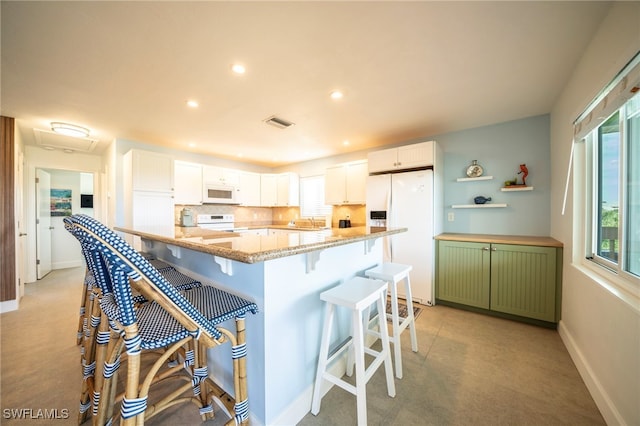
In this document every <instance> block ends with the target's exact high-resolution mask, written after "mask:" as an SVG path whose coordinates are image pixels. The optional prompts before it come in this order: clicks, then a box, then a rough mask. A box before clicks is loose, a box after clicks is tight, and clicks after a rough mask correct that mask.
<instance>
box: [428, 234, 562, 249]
mask: <svg viewBox="0 0 640 426" xmlns="http://www.w3.org/2000/svg"><path fill="white" fill-rule="evenodd" d="M436 240H442V241H464V242H470V243H487V244H517V245H523V246H540V247H558V248H562V247H563V244H562V243H561V242H560V241H558V240H556V239H554V238H551V237H534V236H527V235H493V234H457V233H444V234H440V235H437V236H436Z"/></svg>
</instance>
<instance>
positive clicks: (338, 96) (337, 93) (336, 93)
mask: <svg viewBox="0 0 640 426" xmlns="http://www.w3.org/2000/svg"><path fill="white" fill-rule="evenodd" d="M329 96H331V99H342V97H343V96H344V94H343V93H342V92H341V91H339V90H334V91H333V92H331V94H330V95H329Z"/></svg>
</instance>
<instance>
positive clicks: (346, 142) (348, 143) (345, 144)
mask: <svg viewBox="0 0 640 426" xmlns="http://www.w3.org/2000/svg"><path fill="white" fill-rule="evenodd" d="M342 145H344V146H349V145H351V142H349V141H348V140H344V141H342Z"/></svg>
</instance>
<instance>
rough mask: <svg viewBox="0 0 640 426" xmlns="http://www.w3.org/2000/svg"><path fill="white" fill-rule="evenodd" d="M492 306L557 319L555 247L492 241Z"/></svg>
mask: <svg viewBox="0 0 640 426" xmlns="http://www.w3.org/2000/svg"><path fill="white" fill-rule="evenodd" d="M491 310H492V311H498V312H504V313H508V314H513V315H519V316H523V317H527V318H535V319H539V320H542V321H549V322H555V321H556V249H555V248H553V247H536V246H520V245H511V244H492V245H491Z"/></svg>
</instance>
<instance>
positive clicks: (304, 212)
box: [300, 175, 332, 217]
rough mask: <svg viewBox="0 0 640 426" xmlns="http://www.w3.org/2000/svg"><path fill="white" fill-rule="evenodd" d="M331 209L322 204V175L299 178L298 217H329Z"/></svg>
mask: <svg viewBox="0 0 640 426" xmlns="http://www.w3.org/2000/svg"><path fill="white" fill-rule="evenodd" d="M331 212H332V207H331V206H327V205H325V203H324V175H321V176H308V177H303V178H300V216H302V217H313V216H326V215H330V214H331Z"/></svg>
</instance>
